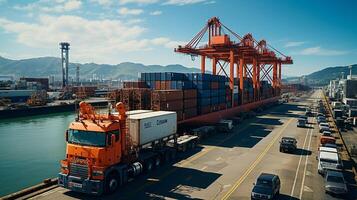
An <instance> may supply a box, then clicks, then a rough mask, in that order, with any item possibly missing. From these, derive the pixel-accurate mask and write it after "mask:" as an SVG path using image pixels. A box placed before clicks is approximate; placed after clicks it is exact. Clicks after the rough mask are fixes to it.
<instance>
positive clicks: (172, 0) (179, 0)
mask: <svg viewBox="0 0 357 200" xmlns="http://www.w3.org/2000/svg"><path fill="white" fill-rule="evenodd" d="M202 2H207V0H167V1H166V2H164V3H163V5H178V6H184V5H189V4H197V3H202Z"/></svg>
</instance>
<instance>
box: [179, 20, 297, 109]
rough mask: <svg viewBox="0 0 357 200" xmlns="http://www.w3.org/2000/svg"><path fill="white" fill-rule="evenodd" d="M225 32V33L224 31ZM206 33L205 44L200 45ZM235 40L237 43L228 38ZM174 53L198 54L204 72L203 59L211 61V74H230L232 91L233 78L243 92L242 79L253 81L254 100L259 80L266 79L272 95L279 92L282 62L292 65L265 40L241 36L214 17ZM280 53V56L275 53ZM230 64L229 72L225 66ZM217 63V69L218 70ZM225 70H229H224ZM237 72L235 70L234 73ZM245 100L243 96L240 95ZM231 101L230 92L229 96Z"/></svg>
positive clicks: (247, 35) (258, 95)
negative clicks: (206, 40)
mask: <svg viewBox="0 0 357 200" xmlns="http://www.w3.org/2000/svg"><path fill="white" fill-rule="evenodd" d="M225 31H227V33H230V34H229V35H228V34H224V33H223V32H225ZM207 32H208V44H205V45H203V46H199V44H200V42H201V40H202V38H203V37H205V35H206V33H207ZM231 37H232V38H236V39H238V42H235V41H233V40H231ZM175 52H179V53H184V54H189V55H191V56H201V72H202V73H205V72H206V58H209V59H211V60H212V73H213V74H214V75H216V74H224V75H226V76H227V77H229V86H230V89H231V90H232V92H233V90H234V78H235V76H236V77H237V78H238V80H239V83H238V86H239V94H243V90H244V81H243V80H244V79H246V78H251V79H252V81H253V89H254V101H259V100H260V92H259V90H260V83H261V81H262V80H267V81H268V82H269V83H270V84H271V85H272V87H273V92H274V95H275V96H277V95H280V88H281V65H282V64H292V63H293V60H292V59H291V57H289V56H285V55H284V54H283V53H281V52H280V51H278V50H277V49H275V48H273V47H272V46H270V45H268V44H267V42H266V41H265V40H261V41H259V42H258V41H256V40H255V39H254V38H253V36H252V34H250V33H248V34H246V35H245V36H243V37H241V36H239V35H238V34H237V33H235V32H234V31H232V30H231V29H229V28H228V27H226V26H225V25H224V24H222V23H221V22H220V20H219V19H218V18H217V17H213V18H211V19H209V20H208V21H207V23H206V25H205V26H204V27H203V28H202V29H201V31H200V32H198V33H197V35H196V36H195V37H194V38H193V39H192V40H191V41H190V42H189V43H188V44H186V45H185V46H178V48H175ZM277 54H279V55H280V57H278V56H277ZM228 64H229V73H227V72H226V69H225V68H226V66H227V65H228ZM217 66H218V67H219V70H218V71H217ZM227 71H228V70H227ZM235 71H236V72H235ZM239 98H241V102H242V103H244V101H243V100H244V98H243V95H240V97H239ZM232 103H233V95H232Z"/></svg>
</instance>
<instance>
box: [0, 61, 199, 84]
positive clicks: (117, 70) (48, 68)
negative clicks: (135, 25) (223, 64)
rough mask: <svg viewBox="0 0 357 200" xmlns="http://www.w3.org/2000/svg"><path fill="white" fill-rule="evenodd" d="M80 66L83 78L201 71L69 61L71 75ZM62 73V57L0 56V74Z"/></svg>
mask: <svg viewBox="0 0 357 200" xmlns="http://www.w3.org/2000/svg"><path fill="white" fill-rule="evenodd" d="M77 66H79V68H80V77H81V79H83V78H85V79H89V78H92V77H93V74H95V75H96V76H97V77H103V78H105V79H110V78H111V79H121V80H135V79H137V78H138V75H139V73H141V72H182V73H188V72H199V71H200V70H199V69H198V68H189V67H185V66H182V65H178V64H174V65H167V66H161V65H143V64H140V63H132V62H123V63H120V64H117V65H109V64H96V63H85V64H80V63H69V76H72V77H74V76H75V74H76V67H77ZM61 74H62V69H61V59H60V58H55V57H40V58H30V59H22V60H10V59H7V58H4V57H1V56H0V75H15V76H16V77H48V76H50V75H54V76H55V77H58V78H59V77H60V76H61Z"/></svg>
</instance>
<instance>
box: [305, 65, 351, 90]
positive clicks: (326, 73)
mask: <svg viewBox="0 0 357 200" xmlns="http://www.w3.org/2000/svg"><path fill="white" fill-rule="evenodd" d="M342 72H343V73H344V76H345V77H346V76H347V75H349V74H350V69H349V68H348V66H337V67H327V68H325V69H322V70H320V71H317V72H314V73H311V74H309V75H306V78H307V79H308V80H309V81H312V82H314V83H315V84H321V85H326V84H328V83H329V81H330V80H333V79H336V78H338V77H342ZM352 74H355V75H356V74H357V64H354V65H352Z"/></svg>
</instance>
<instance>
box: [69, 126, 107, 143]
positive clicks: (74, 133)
mask: <svg viewBox="0 0 357 200" xmlns="http://www.w3.org/2000/svg"><path fill="white" fill-rule="evenodd" d="M68 142H69V143H73V144H81V145H87V146H95V147H105V145H106V134H105V133H102V132H94V131H82V130H73V129H70V130H68Z"/></svg>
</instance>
